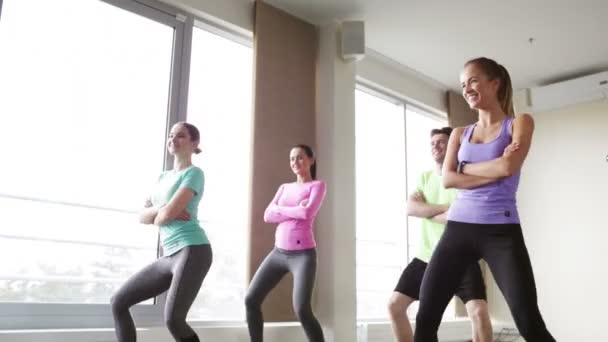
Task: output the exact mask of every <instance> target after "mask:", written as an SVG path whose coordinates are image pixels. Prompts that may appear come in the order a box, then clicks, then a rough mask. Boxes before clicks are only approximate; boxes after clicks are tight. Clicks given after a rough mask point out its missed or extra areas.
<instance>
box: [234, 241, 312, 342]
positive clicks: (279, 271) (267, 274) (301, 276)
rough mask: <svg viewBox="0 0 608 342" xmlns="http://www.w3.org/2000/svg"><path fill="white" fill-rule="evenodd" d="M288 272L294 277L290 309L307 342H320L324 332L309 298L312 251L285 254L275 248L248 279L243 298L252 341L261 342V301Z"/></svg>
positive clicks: (283, 251) (262, 320) (310, 292)
mask: <svg viewBox="0 0 608 342" xmlns="http://www.w3.org/2000/svg"><path fill="white" fill-rule="evenodd" d="M287 272H291V273H292V274H293V287H294V289H293V308H294V311H295V313H296V316H298V319H299V320H300V322H301V323H302V327H303V328H304V331H305V332H306V336H307V337H308V340H309V341H310V342H323V341H324V339H323V330H322V329H321V325H320V324H319V322H318V321H317V319H316V318H315V316H314V314H313V312H312V307H311V303H310V301H311V298H312V291H313V288H314V285H315V276H316V272H317V252H316V250H315V249H307V250H302V251H285V250H280V249H278V248H275V249H274V250H272V252H270V254H268V256H267V257H266V259H264V262H262V264H261V265H260V268H258V270H257V272H255V275H254V276H253V279H252V280H251V285H250V286H249V290H247V295H246V297H245V306H246V307H247V325H248V327H249V336H250V337H251V342H262V341H263V329H264V319H263V316H262V302H263V301H264V298H266V295H268V293H269V292H270V290H272V289H273V288H274V287H275V286H276V285H277V284H278V283H279V281H280V280H281V278H283V276H284V275H285V274H287Z"/></svg>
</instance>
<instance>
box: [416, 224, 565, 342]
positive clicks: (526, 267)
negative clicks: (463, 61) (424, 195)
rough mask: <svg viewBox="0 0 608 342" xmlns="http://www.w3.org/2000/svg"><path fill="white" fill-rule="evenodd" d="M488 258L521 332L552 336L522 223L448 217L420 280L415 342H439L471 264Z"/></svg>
mask: <svg viewBox="0 0 608 342" xmlns="http://www.w3.org/2000/svg"><path fill="white" fill-rule="evenodd" d="M479 259H484V260H485V261H486V262H487V263H488V266H489V267H490V270H491V271H492V275H493V276H494V279H495V280H496V284H497V285H498V287H499V288H500V290H501V291H502V293H503V295H504V297H505V299H506V301H507V304H508V305H509V309H510V310H511V314H512V315H513V319H514V320H515V324H516V325H517V328H518V329H519V333H520V334H521V336H522V337H523V338H524V339H525V340H526V341H528V342H554V341H555V339H554V338H553V336H551V334H550V333H549V331H548V330H547V328H546V327H545V323H544V321H543V318H542V317H541V314H540V311H539V309H538V304H537V298H536V284H535V283H534V275H533V273H532V265H531V264H530V257H529V256H528V250H527V249H526V245H525V243H524V238H523V234H522V231H521V226H520V225H519V224H471V223H462V222H454V221H448V224H447V226H446V229H445V232H444V233H443V236H442V237H441V240H440V241H439V243H438V244H437V247H436V248H435V252H434V253H433V256H432V258H431V260H430V262H429V265H428V267H427V269H426V272H425V274H424V278H423V280H422V286H421V289H420V306H419V309H418V315H417V316H416V333H415V338H414V340H415V342H437V329H438V328H439V324H440V323H441V317H442V315H443V312H444V310H445V308H446V306H447V305H448V303H449V301H450V299H451V298H452V296H453V295H454V292H455V291H456V289H457V288H458V285H459V284H460V281H461V279H462V277H463V275H464V273H465V271H466V269H467V267H468V266H469V265H471V264H472V263H475V262H477V261H478V260H479Z"/></svg>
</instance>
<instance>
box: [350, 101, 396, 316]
mask: <svg viewBox="0 0 608 342" xmlns="http://www.w3.org/2000/svg"><path fill="white" fill-rule="evenodd" d="M355 108H356V113H355V115H356V119H355V138H356V147H355V153H356V155H355V156H356V174H357V179H356V187H357V188H356V189H357V201H356V202H357V204H356V206H357V211H356V220H357V318H358V319H362V318H386V300H387V299H388V297H389V296H390V293H391V290H392V288H393V287H394V285H395V284H396V282H397V280H398V279H399V272H400V268H401V267H402V265H404V264H405V263H406V262H407V260H406V259H407V257H406V255H407V254H406V252H407V241H406V211H405V205H406V202H407V197H406V185H405V176H406V173H405V123H404V120H405V118H404V112H403V106H402V105H395V104H393V103H390V102H388V101H386V100H383V99H381V98H379V97H376V96H373V95H370V94H368V93H365V92H363V91H359V90H357V91H356V96H355Z"/></svg>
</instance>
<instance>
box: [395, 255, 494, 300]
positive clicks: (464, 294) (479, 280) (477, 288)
mask: <svg viewBox="0 0 608 342" xmlns="http://www.w3.org/2000/svg"><path fill="white" fill-rule="evenodd" d="M426 266H427V263H426V262H424V261H422V260H420V259H418V258H414V260H412V262H410V264H409V265H407V267H406V268H405V269H404V270H403V273H401V277H400V278H399V282H398V283H397V286H396V287H395V291H396V292H399V293H402V294H404V295H406V296H408V297H410V298H413V299H416V300H417V299H418V298H419V297H420V285H421V284H422V277H423V276H424V271H425V270H426ZM455 295H456V296H457V297H459V298H460V299H462V302H463V303H466V302H468V301H470V300H472V299H483V300H487V296H486V286H485V284H484V282H483V277H482V275H481V268H479V264H478V263H475V264H473V265H471V266H470V267H469V268H468V269H467V272H466V273H465V275H464V278H463V279H462V282H461V283H460V286H458V288H457V289H456V293H455Z"/></svg>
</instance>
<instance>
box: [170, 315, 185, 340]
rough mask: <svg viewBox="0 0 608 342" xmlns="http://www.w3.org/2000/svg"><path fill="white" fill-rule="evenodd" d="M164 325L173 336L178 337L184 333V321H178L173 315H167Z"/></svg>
mask: <svg viewBox="0 0 608 342" xmlns="http://www.w3.org/2000/svg"><path fill="white" fill-rule="evenodd" d="M165 325H166V326H167V329H168V330H169V332H170V333H171V335H173V336H180V333H181V332H183V331H184V325H186V320H185V319H180V318H178V317H176V316H175V315H173V314H169V315H167V316H166V317H165Z"/></svg>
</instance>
